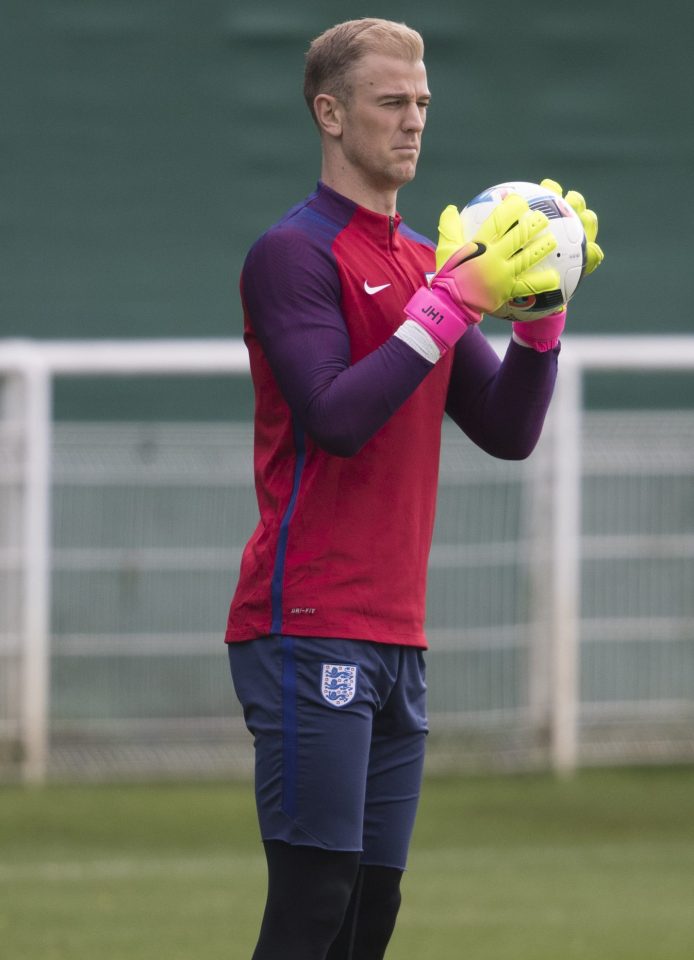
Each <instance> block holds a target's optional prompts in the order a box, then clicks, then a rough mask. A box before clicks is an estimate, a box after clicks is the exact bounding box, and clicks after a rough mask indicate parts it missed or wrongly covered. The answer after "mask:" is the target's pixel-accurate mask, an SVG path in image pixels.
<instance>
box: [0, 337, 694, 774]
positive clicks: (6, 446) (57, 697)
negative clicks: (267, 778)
mask: <svg viewBox="0 0 694 960" xmlns="http://www.w3.org/2000/svg"><path fill="white" fill-rule="evenodd" d="M495 346H497V348H498V349H503V348H504V346H505V345H504V344H500V343H499V344H497V343H495ZM691 369H694V338H688V337H663V338H649V337H633V338H632V337H629V338H627V337H624V338H622V337H600V338H592V337H583V338H579V337H567V338H566V339H565V341H564V342H563V347H562V354H561V360H560V376H559V379H558V383H557V390H556V394H555V397H554V399H553V402H552V411H551V415H550V417H549V419H548V423H547V426H546V429H545V433H544V435H543V439H542V441H541V443H540V445H539V446H538V449H537V451H536V452H535V454H533V456H532V457H531V458H530V459H529V460H528V461H527V462H525V463H523V464H506V463H503V462H499V461H493V460H491V459H490V458H488V457H485V456H484V455H482V454H481V453H480V451H478V450H477V448H474V447H473V446H472V445H471V444H470V443H469V442H468V441H467V440H466V438H464V437H463V436H462V435H460V434H459V433H458V432H457V431H454V430H452V429H448V428H447V429H446V430H445V435H444V448H443V456H442V468H441V490H440V506H439V520H438V525H437V534H436V538H435V542H434V547H433V550H432V557H431V564H430V584H429V592H430V598H432V599H433V602H430V610H431V611H432V612H431V614H430V618H429V624H428V633H429V638H430V645H431V651H430V654H429V675H430V680H429V687H430V709H431V714H432V729H433V730H434V734H433V736H432V743H435V741H436V736H437V731H438V733H439V734H440V735H441V736H442V737H443V739H444V740H445V739H447V738H448V737H449V736H450V737H452V738H454V739H455V742H456V744H458V745H457V746H456V747H455V753H456V755H457V756H458V757H459V758H461V757H464V756H468V757H470V756H478V755H480V756H481V755H483V754H484V755H487V756H488V757H491V762H492V763H493V762H495V761H494V757H496V758H497V761H498V762H500V763H506V762H508V763H523V762H525V763H533V764H544V765H549V766H551V767H552V768H554V769H555V770H557V771H570V770H572V769H574V768H575V767H576V765H577V764H579V763H582V762H600V761H602V760H615V761H619V760H620V759H629V758H631V757H638V758H640V759H661V758H669V759H672V758H675V759H676V758H678V757H682V756H690V757H692V756H694V737H693V735H692V720H693V719H694V601H693V600H692V597H693V596H694V589H693V588H694V455H693V454H692V452H691V451H692V447H693V446H694V445H693V444H692V439H694V411H691V410H683V411H667V412H662V411H660V412H658V411H652V410H649V407H648V397H645V398H644V403H643V408H642V409H640V410H638V411H634V410H630V411H626V410H610V411H598V412H594V411H586V410H585V408H584V399H583V384H584V378H585V374H586V373H587V372H591V371H609V370H615V371H619V370H622V371H623V370H632V371H644V372H645V371H653V370H659V371H663V372H667V371H676V370H691ZM247 372H248V362H247V354H246V350H245V348H244V346H243V344H242V343H241V342H240V341H236V340H225V341H161V340H157V341H136V342H124V341H123V342H121V341H97V342H45V341H44V342H38V341H26V342H18V341H5V342H3V341H0V769H3V768H4V769H7V770H9V769H11V768H13V767H17V766H18V767H19V768H20V769H21V775H22V776H23V777H24V779H26V780H27V781H34V782H41V781H43V780H44V779H45V778H46V776H47V775H51V774H52V773H53V772H56V771H57V772H60V773H61V774H63V775H65V773H66V771H67V773H68V774H70V775H79V768H80V765H82V766H83V767H84V768H85V769H89V770H90V771H91V772H92V773H93V775H95V776H98V775H100V774H102V775H109V773H113V772H115V773H116V774H118V773H122V772H123V771H126V772H127V770H128V769H130V772H131V773H132V772H135V773H137V774H142V775H144V774H145V773H147V772H151V773H157V772H160V771H161V770H162V769H163V768H165V769H166V770H167V771H174V772H177V773H179V774H181V773H185V771H186V770H187V769H190V768H191V759H190V758H191V755H192V754H193V753H195V754H196V756H197V762H198V763H200V762H203V765H204V758H205V757H208V758H209V765H210V769H211V770H215V771H216V770H219V769H227V768H228V767H229V766H230V765H231V766H233V764H234V763H237V764H238V765H239V766H240V767H243V766H244V763H245V760H244V759H243V758H241V759H239V756H240V754H239V753H238V751H235V750H232V749H230V746H229V736H230V732H231V733H233V732H234V731H235V732H236V733H239V735H240V731H241V726H242V724H241V719H240V716H239V714H238V710H237V709H236V708H235V706H234V704H233V697H232V695H231V692H230V684H229V681H228V677H226V675H225V674H224V676H223V677H222V673H223V671H224V664H223V658H221V657H220V648H221V632H222V627H223V614H224V612H225V611H224V603H225V602H228V599H229V592H230V590H231V588H232V586H233V580H234V577H235V573H236V567H237V565H238V558H239V553H240V549H241V547H242V545H243V540H244V539H245V537H246V536H247V534H248V532H250V528H251V526H252V524H253V509H254V508H253V501H252V472H251V459H252V453H251V444H252V439H251V431H250V425H249V424H241V425H238V424H236V425H233V424H214V425H211V424H210V425H206V424H197V425H176V424H166V425H162V424H133V423H131V424H122V423H120V424H107V425H105V424H97V423H88V422H86V423H79V424H77V423H74V424H64V423H59V422H58V423H56V422H55V419H54V414H53V407H52V396H53V384H54V381H55V380H56V378H60V377H71V378H75V377H84V376H91V377H93V376H111V377H118V376H128V377H132V376H139V375H142V376H155V377H156V376H158V375H166V376H172V375H199V376H211V375H219V374H223V375H230V376H247ZM143 450H145V451H147V452H146V455H145V454H143ZM147 490H149V491H150V492H151V493H152V495H151V496H150V495H147V494H146V493H145V491H147ZM230 491H236V492H235V493H234V495H233V497H232V495H231V492H230ZM190 511H192V513H191V514H190V515H189V512H190ZM186 517H187V519H186ZM220 517H222V518H224V522H220ZM172 518H175V519H174V521H172ZM172 523H173V527H172ZM196 591H197V592H198V595H199V597H201V598H203V599H204V602H201V603H200V604H198V605H196V600H195V593H196ZM215 618H216V619H215ZM221 653H222V654H223V650H222V651H221ZM220 662H221V663H222V667H221V668H220ZM220 671H221V672H220ZM193 677H194V678H195V680H194V681H193V679H192V678H193ZM167 684H168V688H167ZM222 690H224V691H227V690H228V691H229V694H228V696H227V695H226V694H225V693H224V692H222ZM447 742H449V743H450V742H451V741H447ZM114 744H117V749H116V747H115V746H114ZM3 745H4V746H3ZM177 745H178V746H177ZM148 748H149V749H148ZM109 749H110V750H111V754H110V756H111V759H110V760H104V759H103V757H105V756H106V755H107V754H108V751H109ZM241 749H243V748H241ZM118 751H120V752H118ZM126 755H127V756H129V757H130V761H131V762H130V761H128V759H127V756H126ZM451 755H452V753H451V750H450V749H449V750H448V752H445V751H444V752H443V753H441V754H440V756H442V757H443V758H444V761H445V762H449V761H450V760H451ZM133 756H135V757H136V759H135V760H132V757H133ZM432 756H436V754H435V752H434V754H432ZM100 757H101V758H102V759H100ZM114 757H116V759H114ZM200 757H202V758H203V761H200ZM61 758H62V759H61ZM162 758H163V759H162ZM220 758H221V759H220ZM499 758H501V759H499ZM129 762H130V768H128V763H129ZM61 764H62V765H61Z"/></svg>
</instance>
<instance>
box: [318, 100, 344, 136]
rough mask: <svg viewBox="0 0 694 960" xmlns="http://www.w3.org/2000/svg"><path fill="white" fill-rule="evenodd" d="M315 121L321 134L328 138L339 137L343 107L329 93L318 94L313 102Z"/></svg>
mask: <svg viewBox="0 0 694 960" xmlns="http://www.w3.org/2000/svg"><path fill="white" fill-rule="evenodd" d="M313 109H314V111H315V114H316V120H317V121H318V126H319V128H320V130H321V132H322V133H326V134H328V136H330V137H339V136H340V135H341V134H342V122H343V118H344V106H343V104H342V103H341V102H340V101H339V100H338V99H337V97H332V96H331V95H330V94H329V93H319V94H318V96H317V97H316V99H315V100H314V101H313Z"/></svg>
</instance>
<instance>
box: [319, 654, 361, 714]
mask: <svg viewBox="0 0 694 960" xmlns="http://www.w3.org/2000/svg"><path fill="white" fill-rule="evenodd" d="M357 669H358V668H357V666H356V665H355V664H353V663H324V664H323V670H322V673H321V688H320V692H321V693H322V695H323V699H324V700H326V701H327V702H328V703H329V704H330V706H331V707H346V706H347V704H348V703H351V702H352V700H354V694H355V693H356V692H357Z"/></svg>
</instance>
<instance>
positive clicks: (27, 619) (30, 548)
mask: <svg viewBox="0 0 694 960" xmlns="http://www.w3.org/2000/svg"><path fill="white" fill-rule="evenodd" d="M23 379H24V388H25V391H24V415H25V444H26V446H25V451H24V458H23V461H24V498H23V511H22V513H23V515H22V601H21V603H22V607H21V614H22V616H21V628H22V629H21V634H22V683H21V694H22V695H21V703H22V715H21V731H22V748H23V749H22V777H23V779H24V780H25V781H26V782H28V783H41V782H43V781H44V780H45V777H46V769H47V764H48V709H49V658H50V643H49V634H50V489H51V427H52V397H51V393H52V382H51V374H50V371H49V370H48V368H47V366H46V365H45V364H44V363H43V362H42V361H41V360H40V359H39V358H38V357H37V356H34V357H32V361H31V362H30V363H28V364H27V366H26V367H25V368H24V370H23Z"/></svg>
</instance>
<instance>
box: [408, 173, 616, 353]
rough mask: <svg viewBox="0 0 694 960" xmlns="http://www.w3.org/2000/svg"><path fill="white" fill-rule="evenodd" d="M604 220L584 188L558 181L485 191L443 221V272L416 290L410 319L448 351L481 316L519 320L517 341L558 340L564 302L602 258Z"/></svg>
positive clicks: (439, 261)
mask: <svg viewBox="0 0 694 960" xmlns="http://www.w3.org/2000/svg"><path fill="white" fill-rule="evenodd" d="M597 232H598V218H597V216H596V215H595V213H594V212H593V211H592V210H589V209H587V207H586V203H585V200H584V199H583V197H582V196H581V194H580V193H577V192H576V191H573V190H572V191H569V192H568V193H567V194H566V195H565V196H563V195H562V189H561V187H560V186H559V184H558V183H556V182H555V181H553V180H543V181H542V183H540V184H535V183H527V182H522V181H515V182H509V183H502V184H498V185H497V186H495V187H491V188H489V189H488V190H485V191H484V192H483V193H480V194H479V195H478V196H476V197H475V198H474V199H473V200H471V201H470V203H468V204H467V205H466V206H465V207H464V208H463V209H462V210H461V211H460V212H459V211H458V209H457V208H456V207H455V206H452V205H451V206H448V207H446V209H445V210H444V211H443V213H442V214H441V217H440V220H439V243H438V246H437V249H436V266H437V270H438V272H437V273H436V274H435V276H434V277H433V279H432V281H431V286H430V290H429V295H428V296H427V295H426V294H425V292H424V289H422V290H419V291H417V293H416V294H415V296H414V297H413V298H412V300H411V301H410V303H409V304H408V305H407V307H406V311H405V312H406V313H407V315H408V317H410V318H411V319H413V320H415V321H416V322H418V323H419V324H420V325H421V326H424V327H425V329H427V331H428V332H429V334H430V335H431V336H432V337H433V339H434V340H435V341H436V342H437V344H438V346H439V348H440V349H442V350H444V351H445V350H446V349H448V348H449V347H450V346H452V345H453V343H454V342H455V341H456V340H457V339H458V337H459V336H461V335H462V333H463V332H464V331H465V330H466V329H467V327H468V326H470V325H472V324H475V323H479V322H480V320H481V319H482V314H489V315H491V316H496V317H501V318H502V319H505V320H511V321H512V322H513V330H514V339H516V340H517V341H519V342H521V343H523V344H525V345H526V346H531V347H533V348H534V349H536V350H538V351H540V352H543V351H545V350H548V349H551V348H552V347H554V346H556V344H557V342H558V338H559V335H560V334H561V332H562V330H563V328H564V322H565V318H566V304H567V303H568V302H569V300H570V299H571V297H572V296H573V295H574V294H575V292H576V290H577V288H578V285H579V283H580V282H581V280H582V278H583V277H584V276H587V275H588V274H590V273H592V272H593V271H594V270H595V269H596V268H597V267H598V266H599V265H600V263H601V262H602V259H603V252H602V250H601V249H600V247H599V246H598V244H597V243H596V237H597Z"/></svg>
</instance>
